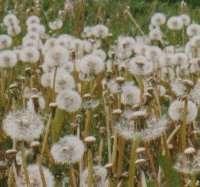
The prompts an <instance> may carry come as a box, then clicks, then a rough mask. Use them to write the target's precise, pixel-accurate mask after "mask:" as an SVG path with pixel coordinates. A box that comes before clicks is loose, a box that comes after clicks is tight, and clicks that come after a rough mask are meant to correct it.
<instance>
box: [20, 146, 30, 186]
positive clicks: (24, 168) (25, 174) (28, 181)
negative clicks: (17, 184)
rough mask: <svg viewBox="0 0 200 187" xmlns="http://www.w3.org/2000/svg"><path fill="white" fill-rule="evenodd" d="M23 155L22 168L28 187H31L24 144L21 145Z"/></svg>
mask: <svg viewBox="0 0 200 187" xmlns="http://www.w3.org/2000/svg"><path fill="white" fill-rule="evenodd" d="M21 155H22V168H23V171H24V176H25V181H26V185H27V187H29V186H30V180H29V174H28V169H27V163H26V155H25V147H24V143H22V145H21Z"/></svg>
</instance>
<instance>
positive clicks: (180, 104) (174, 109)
mask: <svg viewBox="0 0 200 187" xmlns="http://www.w3.org/2000/svg"><path fill="white" fill-rule="evenodd" d="M183 113H184V101H181V100H175V101H173V102H172V103H171V104H170V107H169V110H168V114H169V116H170V118H171V119H172V120H173V121H179V120H182V119H183ZM196 117H197V106H196V105H195V104H194V103H193V102H192V101H188V105H187V114H186V122H187V123H191V122H192V121H193V120H195V118H196Z"/></svg>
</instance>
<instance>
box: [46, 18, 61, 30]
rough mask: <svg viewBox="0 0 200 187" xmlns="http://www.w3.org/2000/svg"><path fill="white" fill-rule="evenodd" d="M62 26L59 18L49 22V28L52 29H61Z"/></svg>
mask: <svg viewBox="0 0 200 187" xmlns="http://www.w3.org/2000/svg"><path fill="white" fill-rule="evenodd" d="M62 26H63V21H62V20H61V19H56V20H54V21H51V22H49V28H50V29H51V30H53V31H55V30H59V29H61V28H62Z"/></svg>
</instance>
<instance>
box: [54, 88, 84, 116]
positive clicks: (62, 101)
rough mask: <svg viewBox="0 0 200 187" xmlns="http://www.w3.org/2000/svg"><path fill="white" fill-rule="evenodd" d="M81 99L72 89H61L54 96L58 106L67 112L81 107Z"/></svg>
mask: <svg viewBox="0 0 200 187" xmlns="http://www.w3.org/2000/svg"><path fill="white" fill-rule="evenodd" d="M81 102H82V99H81V97H80V95H79V93H78V92H76V91H74V90H70V89H67V90H63V91H62V92H60V93H59V94H58V95H57V97H56V103H57V105H58V108H60V109H62V110H65V111H67V112H76V111H77V110H79V108H80V107H81Z"/></svg>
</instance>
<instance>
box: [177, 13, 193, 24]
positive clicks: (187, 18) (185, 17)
mask: <svg viewBox="0 0 200 187" xmlns="http://www.w3.org/2000/svg"><path fill="white" fill-rule="evenodd" d="M180 18H181V19H182V22H183V24H184V26H188V25H189V24H190V22H191V19H190V16H188V15H187V14H182V15H181V16H180Z"/></svg>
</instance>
